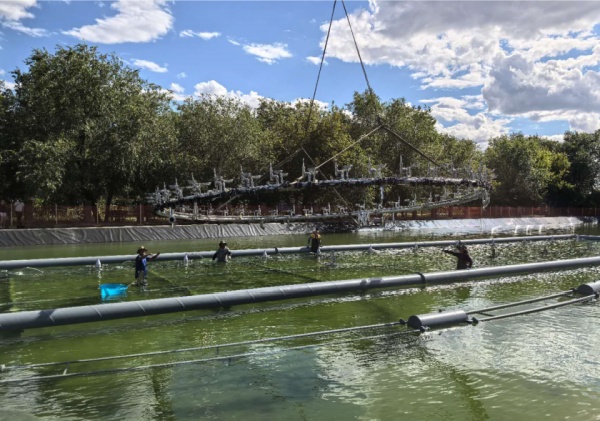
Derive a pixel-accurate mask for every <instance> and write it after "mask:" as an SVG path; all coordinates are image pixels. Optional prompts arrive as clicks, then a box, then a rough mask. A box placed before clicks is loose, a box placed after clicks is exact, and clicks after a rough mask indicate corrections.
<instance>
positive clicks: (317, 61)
mask: <svg viewBox="0 0 600 421" xmlns="http://www.w3.org/2000/svg"><path fill="white" fill-rule="evenodd" d="M306 61H308V62H309V63H312V64H316V65H320V64H321V57H315V56H308V57H306ZM323 64H324V65H325V66H327V65H328V64H329V63H327V60H324V61H323Z"/></svg>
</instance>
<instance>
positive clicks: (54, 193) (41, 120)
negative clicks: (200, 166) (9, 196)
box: [13, 44, 174, 205]
mask: <svg viewBox="0 0 600 421" xmlns="http://www.w3.org/2000/svg"><path fill="white" fill-rule="evenodd" d="M25 63H26V64H27V66H28V70H27V71H21V70H18V69H17V70H15V71H14V72H13V75H14V78H15V82H16V89H15V108H14V113H15V120H16V121H17V124H18V126H19V133H18V137H19V145H18V149H19V154H18V162H17V163H16V164H17V171H16V176H17V179H18V180H20V181H22V182H23V183H24V184H25V185H26V186H27V188H28V191H29V192H30V194H32V195H35V196H38V197H41V198H46V199H53V200H57V201H61V202H63V203H77V202H80V201H81V200H84V201H86V202H88V203H91V204H95V203H96V202H97V201H98V199H99V198H100V197H105V198H106V199H107V205H110V201H111V200H112V198H113V197H114V196H117V195H127V194H129V193H131V192H132V189H133V187H134V185H136V183H137V186H138V188H139V185H140V180H144V179H146V177H147V175H148V174H147V171H148V170H149V169H151V168H152V167H154V168H160V167H161V165H160V163H161V161H163V160H164V159H165V158H168V156H169V155H168V153H166V154H165V152H168V151H169V150H170V149H171V148H170V146H171V147H172V146H174V144H173V139H174V138H173V135H174V131H173V130H170V129H165V125H168V121H169V120H168V114H169V113H170V112H171V110H170V108H169V98H168V95H167V94H166V93H165V92H163V91H162V90H161V89H160V88H159V87H157V86H155V85H152V84H149V83H147V82H146V81H144V80H142V79H141V78H140V77H139V74H138V72H137V71H136V70H132V69H130V68H128V67H127V66H125V65H124V63H123V62H122V61H121V60H120V59H119V58H117V57H116V56H115V55H104V54H100V53H98V51H97V49H96V48H95V47H89V46H87V45H83V44H80V45H76V46H74V47H60V46H59V47H57V48H56V52H55V53H54V54H50V53H49V52H47V51H46V50H34V51H33V53H32V54H31V56H29V57H28V58H27V59H26V60H25Z"/></svg>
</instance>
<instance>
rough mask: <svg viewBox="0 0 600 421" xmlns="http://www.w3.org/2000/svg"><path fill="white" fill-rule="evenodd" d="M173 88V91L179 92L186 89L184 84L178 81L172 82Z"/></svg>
mask: <svg viewBox="0 0 600 421" xmlns="http://www.w3.org/2000/svg"><path fill="white" fill-rule="evenodd" d="M171 90H172V91H173V92H176V93H178V94H182V93H183V92H184V91H185V89H184V88H183V86H181V85H180V84H178V83H171Z"/></svg>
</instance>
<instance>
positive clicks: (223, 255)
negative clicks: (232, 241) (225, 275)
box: [212, 241, 231, 263]
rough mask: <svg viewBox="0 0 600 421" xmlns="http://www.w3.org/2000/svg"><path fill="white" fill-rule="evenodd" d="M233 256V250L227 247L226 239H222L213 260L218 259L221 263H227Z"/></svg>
mask: <svg viewBox="0 0 600 421" xmlns="http://www.w3.org/2000/svg"><path fill="white" fill-rule="evenodd" d="M230 258H231V250H229V248H228V247H227V243H226V242H225V241H221V242H220V243H219V248H218V249H217V251H215V254H213V258H212V259H213V260H215V259H217V262H219V263H227V260H229V259H230Z"/></svg>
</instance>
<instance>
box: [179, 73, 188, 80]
mask: <svg viewBox="0 0 600 421" xmlns="http://www.w3.org/2000/svg"><path fill="white" fill-rule="evenodd" d="M186 77H187V75H186V74H185V72H181V73H179V74H178V75H177V79H185V78H186Z"/></svg>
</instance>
